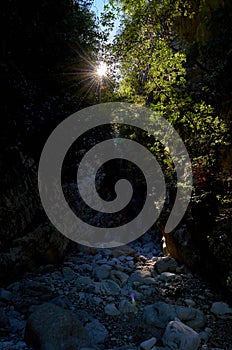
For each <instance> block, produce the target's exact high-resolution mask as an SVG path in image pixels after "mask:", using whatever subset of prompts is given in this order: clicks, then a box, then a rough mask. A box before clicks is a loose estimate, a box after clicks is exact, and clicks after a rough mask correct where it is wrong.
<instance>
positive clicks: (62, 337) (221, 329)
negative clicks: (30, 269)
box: [0, 238, 232, 350]
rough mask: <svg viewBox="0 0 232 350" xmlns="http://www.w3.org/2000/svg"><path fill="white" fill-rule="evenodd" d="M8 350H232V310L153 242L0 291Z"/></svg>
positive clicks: (97, 253) (79, 258)
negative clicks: (163, 254) (163, 253)
mask: <svg viewBox="0 0 232 350" xmlns="http://www.w3.org/2000/svg"><path fill="white" fill-rule="evenodd" d="M0 306H1V311H0V342H1V343H0V344H1V346H0V348H1V349H2V350H6V349H10V350H26V349H27V350H29V349H39V350H72V349H73V350H93V349H95V350H96V349H98V350H198V349H201V350H213V349H214V350H216V349H217V350H219V349H220V350H232V345H231V344H232V324H231V317H232V314H231V308H230V307H229V305H228V304H227V303H226V302H225V301H222V299H221V296H220V295H217V294H215V292H213V291H212V290H211V289H210V288H209V287H208V286H207V285H205V284H204V283H203V282H202V281H201V280H200V279H198V278H197V277H196V276H193V275H191V274H190V273H189V272H188V271H187V270H186V269H185V267H184V266H178V264H177V262H176V261H175V260H174V259H172V258H170V257H162V254H161V253H160V247H159V246H158V245H155V244H153V243H152V239H150V240H149V239H148V238H146V241H145V242H144V241H140V242H139V241H136V242H134V243H133V244H131V247H119V248H114V249H99V250H96V249H95V250H94V249H88V248H83V247H82V249H81V250H80V249H78V250H77V251H72V252H71V253H70V254H69V256H68V257H67V259H66V261H65V262H64V263H63V265H62V266H61V267H59V268H57V267H56V268H55V267H54V266H53V265H46V266H43V267H41V268H39V269H38V270H37V271H36V272H34V273H26V274H25V275H24V276H23V278H21V279H20V280H18V281H17V282H14V283H12V284H10V285H8V286H6V287H5V288H4V289H1V290H0Z"/></svg>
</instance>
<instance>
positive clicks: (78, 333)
mask: <svg viewBox="0 0 232 350" xmlns="http://www.w3.org/2000/svg"><path fill="white" fill-rule="evenodd" d="M25 341H26V343H27V344H28V345H29V346H31V347H33V348H34V349H36V350H79V349H81V348H84V347H86V348H87V347H90V345H91V344H90V343H91V342H90V339H89V335H88V332H87V331H86V330H85V328H84V327H83V325H82V323H81V322H80V321H79V319H78V317H77V316H76V315H75V314H74V313H72V312H71V311H69V310H65V309H62V308H61V307H59V306H56V305H54V304H51V303H45V304H42V305H40V306H38V307H37V308H36V310H35V311H34V312H33V313H32V314H31V315H30V317H29V319H28V321H27V324H26V329H25Z"/></svg>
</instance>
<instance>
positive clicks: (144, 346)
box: [140, 337, 157, 350]
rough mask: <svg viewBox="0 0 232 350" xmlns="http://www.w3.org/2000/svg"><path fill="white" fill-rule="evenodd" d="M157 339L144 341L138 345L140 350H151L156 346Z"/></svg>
mask: <svg viewBox="0 0 232 350" xmlns="http://www.w3.org/2000/svg"><path fill="white" fill-rule="evenodd" d="M156 342H157V339H156V338H155V337H153V338H150V339H148V340H145V341H144V342H142V343H141V344H140V348H141V350H151V349H152V348H153V346H154V345H155V344H156Z"/></svg>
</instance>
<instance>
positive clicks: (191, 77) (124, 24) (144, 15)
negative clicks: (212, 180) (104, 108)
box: [110, 0, 230, 170]
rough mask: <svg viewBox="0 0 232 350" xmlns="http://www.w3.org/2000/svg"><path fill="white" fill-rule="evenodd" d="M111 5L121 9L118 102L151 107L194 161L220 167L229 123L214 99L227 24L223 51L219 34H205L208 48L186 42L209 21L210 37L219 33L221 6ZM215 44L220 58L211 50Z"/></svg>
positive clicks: (183, 2)
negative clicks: (220, 155) (166, 120)
mask: <svg viewBox="0 0 232 350" xmlns="http://www.w3.org/2000/svg"><path fill="white" fill-rule="evenodd" d="M110 3H111V4H113V6H119V7H120V8H121V27H120V28H121V32H120V34H119V35H118V36H117V37H116V39H115V42H114V45H113V53H114V60H115V61H117V62H119V63H120V71H121V78H120V79H119V88H118V90H117V99H119V100H122V101H129V102H134V103H137V104H140V105H145V106H148V107H149V108H151V109H152V110H154V111H156V112H157V113H159V114H161V115H162V116H163V117H165V118H166V119H168V120H169V121H170V123H171V124H172V125H173V126H174V127H175V128H176V130H177V131H178V133H179V134H180V136H181V137H182V138H183V140H184V142H185V144H186V147H187V149H188V151H189V153H190V156H191V158H192V160H194V159H196V158H199V157H200V158H202V159H206V158H207V159H208V160H209V162H208V165H210V163H213V164H216V163H217V161H219V153H220V152H221V149H222V148H223V147H225V146H226V145H228V144H229V137H228V124H227V123H226V122H225V119H224V118H222V115H221V113H220V112H219V108H218V107H219V106H218V104H217V103H215V102H216V101H215V98H214V97H215V95H216V93H217V92H216V86H215V85H214V84H215V81H218V80H217V79H218V77H219V67H221V69H222V71H223V67H224V66H222V65H221V66H220V62H221V55H222V51H221V50H222V49H223V50H224V48H223V47H224V46H225V44H226V45H227V48H228V45H230V43H229V42H228V37H225V36H226V35H228V33H229V29H228V23H227V26H226V25H225V26H224V29H222V27H223V24H221V28H220V31H219V32H220V34H222V33H223V38H224V39H223V40H224V41H223V44H222V45H221V46H222V47H221V46H220V43H219V40H218V39H217V38H218V35H217V36H216V38H215V41H214V38H213V37H211V36H210V35H205V37H208V38H209V37H210V40H209V41H208V42H207V43H206V42H204V45H202V44H200V43H199V42H197V41H195V42H194V41H193V40H192V41H191V42H189V41H187V38H189V35H188V33H190V34H191V38H192V39H193V33H192V32H194V31H196V30H197V28H199V26H201V23H203V25H204V28H205V31H206V30H207V29H206V28H207V25H206V23H208V24H209V22H210V27H209V28H210V32H211V31H212V33H215V27H216V28H217V26H218V25H219V23H218V25H215V23H214V22H212V21H213V20H214V19H215V16H216V13H218V11H219V10H218V7H220V1H218V2H216V4H215V7H210V8H209V4H208V3H207V4H205V5H204V6H203V2H202V1H201V0H199V1H197V2H195V1H191V0H179V1H175V2H174V1H170V0H164V1H162V2H160V1H156V0H153V1H145V0H144V1H143V0H141V1H134V0H122V1H114V0H112V1H111V2H110ZM206 9H207V10H206ZM220 11H222V12H223V11H224V12H225V9H223V8H220ZM206 12H207V16H206V17H204V16H203V14H204V13H205V14H206ZM209 12H210V14H211V17H210V16H209ZM194 26H195V27H194ZM201 28H202V27H201ZM183 29H184V30H185V31H186V32H185V33H182V30H183ZM184 34H185V35H184ZM221 39H222V38H221ZM195 40H197V38H195ZM213 43H214V44H216V48H215V50H216V51H215V52H216V56H213V53H211V51H210V50H211V45H212V44H213ZM200 45H201V46H200ZM210 55H211V56H212V58H211V61H210ZM205 58H206V62H204V59H205ZM205 63H207V64H206V65H205ZM222 71H221V73H220V75H222ZM216 77H217V78H216ZM228 79H229V78H228ZM212 93H213V95H212ZM150 149H151V150H152V149H153V145H151V147H150ZM215 169H216V167H215ZM215 169H214V170H215Z"/></svg>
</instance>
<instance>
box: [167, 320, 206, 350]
mask: <svg viewBox="0 0 232 350" xmlns="http://www.w3.org/2000/svg"><path fill="white" fill-rule="evenodd" d="M162 340H163V343H164V345H165V346H167V347H168V348H169V349H170V350H197V349H198V347H199V345H200V337H199V335H198V333H196V332H195V331H194V330H193V329H191V328H190V327H188V326H186V325H185V324H183V323H182V322H180V321H171V322H169V324H168V325H167V328H166V330H165V333H164V336H163V339H162Z"/></svg>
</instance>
